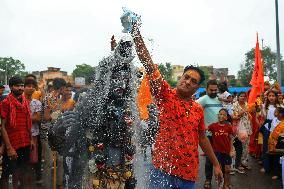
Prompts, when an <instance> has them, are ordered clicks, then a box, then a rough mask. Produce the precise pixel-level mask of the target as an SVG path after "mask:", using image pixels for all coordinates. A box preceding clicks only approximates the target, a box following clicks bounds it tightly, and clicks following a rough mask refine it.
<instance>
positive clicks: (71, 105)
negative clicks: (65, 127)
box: [61, 98, 75, 112]
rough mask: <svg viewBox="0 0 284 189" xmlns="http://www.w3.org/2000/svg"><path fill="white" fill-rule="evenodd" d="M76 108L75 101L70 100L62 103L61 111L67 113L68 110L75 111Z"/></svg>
mask: <svg viewBox="0 0 284 189" xmlns="http://www.w3.org/2000/svg"><path fill="white" fill-rule="evenodd" d="M74 106H75V101H74V100H73V99H71V98H70V99H68V100H66V101H65V102H62V105H61V111H63V112H65V111H67V110H71V109H73V108H74Z"/></svg>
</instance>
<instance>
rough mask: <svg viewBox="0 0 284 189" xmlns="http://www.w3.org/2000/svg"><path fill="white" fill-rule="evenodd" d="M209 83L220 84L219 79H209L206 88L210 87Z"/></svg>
mask: <svg viewBox="0 0 284 189" xmlns="http://www.w3.org/2000/svg"><path fill="white" fill-rule="evenodd" d="M209 85H217V86H218V83H217V81H216V80H215V79H212V80H209V81H207V86H206V88H208V87H209Z"/></svg>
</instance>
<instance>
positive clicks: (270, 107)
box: [260, 90, 279, 173]
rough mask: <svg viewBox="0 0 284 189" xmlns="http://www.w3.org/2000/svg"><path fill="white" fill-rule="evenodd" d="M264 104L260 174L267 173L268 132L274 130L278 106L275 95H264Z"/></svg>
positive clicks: (270, 91)
mask: <svg viewBox="0 0 284 189" xmlns="http://www.w3.org/2000/svg"><path fill="white" fill-rule="evenodd" d="M266 95H267V97H266V99H267V100H266V102H265V103H264V104H263V109H262V113H263V115H264V117H265V121H264V124H263V125H262V127H261V128H260V132H261V133H262V135H263V147H262V159H263V168H262V169H261V170H260V171H261V172H263V173H264V172H268V170H269V155H268V153H267V152H268V138H269V135H270V132H271V131H272V130H273V129H274V127H275V126H276V125H275V124H278V123H277V117H276V116H275V110H276V108H277V106H279V104H278V100H277V93H275V92H274V91H272V90H269V91H267V93H266Z"/></svg>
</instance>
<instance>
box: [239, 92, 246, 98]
mask: <svg viewBox="0 0 284 189" xmlns="http://www.w3.org/2000/svg"><path fill="white" fill-rule="evenodd" d="M242 94H245V95H246V97H247V93H246V92H243V91H242V92H239V93H238V100H239V97H240V96H241V95H242Z"/></svg>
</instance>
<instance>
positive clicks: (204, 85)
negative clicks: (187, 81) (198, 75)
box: [199, 66, 211, 87]
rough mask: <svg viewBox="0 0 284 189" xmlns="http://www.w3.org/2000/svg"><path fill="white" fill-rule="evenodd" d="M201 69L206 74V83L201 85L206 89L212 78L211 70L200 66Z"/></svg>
mask: <svg viewBox="0 0 284 189" xmlns="http://www.w3.org/2000/svg"><path fill="white" fill-rule="evenodd" d="M199 68H200V69H201V70H202V71H203V72H204V75H205V81H203V83H201V85H200V87H206V85H207V81H208V80H209V77H210V76H211V73H210V70H209V68H208V67H206V66H200V67H199Z"/></svg>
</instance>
